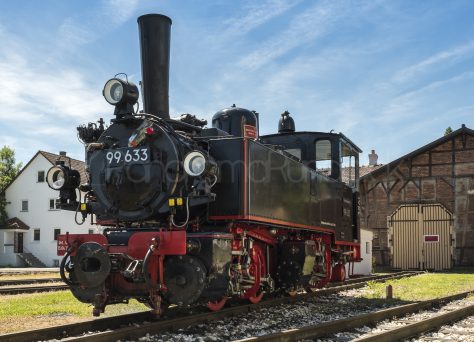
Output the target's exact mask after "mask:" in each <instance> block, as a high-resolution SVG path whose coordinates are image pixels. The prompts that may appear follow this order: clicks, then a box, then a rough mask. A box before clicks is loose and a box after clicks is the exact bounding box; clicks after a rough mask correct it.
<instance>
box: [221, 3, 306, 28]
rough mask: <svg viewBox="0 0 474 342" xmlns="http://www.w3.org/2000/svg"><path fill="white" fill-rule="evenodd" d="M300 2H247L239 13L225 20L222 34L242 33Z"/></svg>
mask: <svg viewBox="0 0 474 342" xmlns="http://www.w3.org/2000/svg"><path fill="white" fill-rule="evenodd" d="M300 2H301V0H293V1H287V0H266V1H259V2H255V1H251V2H248V3H247V5H246V6H244V8H243V11H242V13H241V14H239V15H237V16H234V17H232V18H230V19H228V20H227V21H225V23H224V25H225V26H226V29H225V30H224V35H225V36H228V35H244V34H246V33H248V32H250V31H252V30H254V29H255V28H257V27H259V26H261V25H263V24H265V23H266V22H268V21H270V20H271V19H273V18H275V17H278V16H280V15H281V14H283V13H285V12H286V11H288V10H289V9H291V8H292V7H294V6H295V5H297V4H298V3H300Z"/></svg>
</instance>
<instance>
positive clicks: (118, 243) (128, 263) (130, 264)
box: [57, 230, 202, 316]
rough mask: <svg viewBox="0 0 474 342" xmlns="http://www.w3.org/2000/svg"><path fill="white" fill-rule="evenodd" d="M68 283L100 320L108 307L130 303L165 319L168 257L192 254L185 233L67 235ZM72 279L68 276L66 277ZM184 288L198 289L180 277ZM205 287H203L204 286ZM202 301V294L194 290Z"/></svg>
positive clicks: (63, 269) (62, 241)
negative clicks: (165, 276)
mask: <svg viewBox="0 0 474 342" xmlns="http://www.w3.org/2000/svg"><path fill="white" fill-rule="evenodd" d="M57 251H58V255H60V256H63V259H62V261H61V265H60V273H61V278H62V280H63V281H64V282H65V283H66V284H68V285H69V286H70V289H71V291H72V293H73V294H74V296H75V297H76V298H77V299H78V300H80V301H81V302H84V303H91V304H93V305H94V308H93V315H94V316H99V315H100V313H103V312H104V309H105V306H106V305H108V304H116V303H127V302H128V300H129V299H130V298H136V299H137V300H138V301H140V302H143V303H145V304H147V305H149V306H150V307H151V308H152V309H153V311H154V312H155V313H156V314H160V313H161V308H162V299H163V294H164V293H166V292H167V288H166V285H165V278H164V267H163V265H164V262H165V257H170V256H183V255H185V254H186V232H185V231H182V230H181V231H165V230H155V231H130V230H128V231H126V230H121V231H109V232H107V233H106V235H100V234H65V235H60V236H59V237H58V244H57ZM66 273H68V275H67V274H66ZM178 276H179V277H180V281H181V282H182V283H183V286H185V287H186V284H189V285H188V286H191V287H192V285H191V284H195V283H196V280H195V279H188V278H189V275H188V274H180V275H178ZM198 283H199V281H198ZM189 290H191V291H190V295H192V296H194V297H195V296H196V295H197V296H199V295H200V293H196V292H200V291H202V289H199V288H197V289H194V293H192V292H193V291H192V290H193V289H189Z"/></svg>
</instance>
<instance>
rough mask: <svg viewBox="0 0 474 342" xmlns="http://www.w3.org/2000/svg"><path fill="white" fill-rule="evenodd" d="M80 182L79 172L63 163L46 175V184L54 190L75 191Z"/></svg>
mask: <svg viewBox="0 0 474 342" xmlns="http://www.w3.org/2000/svg"><path fill="white" fill-rule="evenodd" d="M80 181H81V176H80V174H79V172H78V171H77V170H72V169H70V168H69V167H67V166H65V165H64V164H62V163H60V164H58V165H56V166H53V167H52V168H50V169H49V170H48V173H47V175H46V182H47V183H48V186H49V187H50V188H51V189H53V190H62V189H75V188H77V187H78V186H79V184H80Z"/></svg>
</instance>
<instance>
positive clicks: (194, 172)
mask: <svg viewBox="0 0 474 342" xmlns="http://www.w3.org/2000/svg"><path fill="white" fill-rule="evenodd" d="M206 164H207V163H206V157H205V156H204V154H202V153H201V152H199V151H192V152H189V153H188V154H187V155H186V157H185V158H184V171H185V172H186V173H187V174H188V175H190V176H192V177H198V176H200V175H202V174H203V173H204V171H205V170H206Z"/></svg>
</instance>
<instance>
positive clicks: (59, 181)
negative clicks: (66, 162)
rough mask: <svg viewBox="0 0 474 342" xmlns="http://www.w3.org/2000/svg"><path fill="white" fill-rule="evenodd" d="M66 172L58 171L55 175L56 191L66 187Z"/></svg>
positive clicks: (54, 184) (54, 185)
mask: <svg viewBox="0 0 474 342" xmlns="http://www.w3.org/2000/svg"><path fill="white" fill-rule="evenodd" d="M64 181H65V178H64V172H63V171H62V170H58V171H56V172H55V173H54V174H53V187H54V188H56V189H60V188H62V187H63V185H64Z"/></svg>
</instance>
